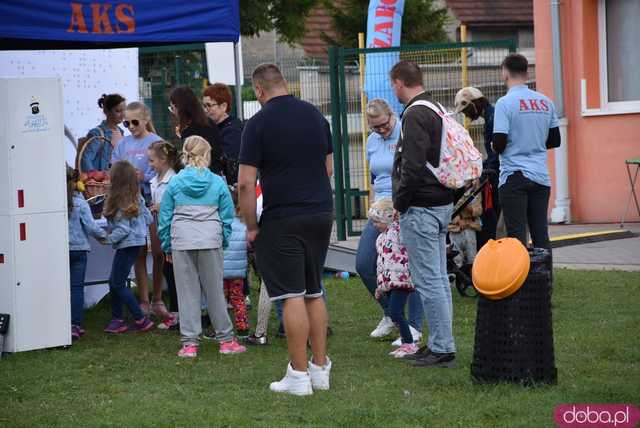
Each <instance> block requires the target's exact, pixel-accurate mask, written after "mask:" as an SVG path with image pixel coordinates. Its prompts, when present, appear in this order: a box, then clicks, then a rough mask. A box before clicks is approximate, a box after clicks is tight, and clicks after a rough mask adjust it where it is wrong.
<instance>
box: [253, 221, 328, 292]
mask: <svg viewBox="0 0 640 428" xmlns="http://www.w3.org/2000/svg"><path fill="white" fill-rule="evenodd" d="M332 226H333V214H331V213H323V214H313V215H307V214H302V215H297V216H293V217H286V218H281V219H275V220H266V221H263V222H262V223H261V224H260V233H259V234H258V238H257V239H256V241H255V242H254V248H255V253H256V264H257V266H258V270H259V271H260V276H262V279H263V281H264V283H265V284H266V286H267V291H268V293H269V297H270V298H271V300H282V299H288V298H291V297H306V298H315V297H320V296H322V289H321V288H320V281H321V279H322V272H323V270H324V262H325V259H326V257H327V250H328V248H329V240H330V239H331V228H332Z"/></svg>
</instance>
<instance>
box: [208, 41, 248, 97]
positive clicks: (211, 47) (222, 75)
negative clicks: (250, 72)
mask: <svg viewBox="0 0 640 428" xmlns="http://www.w3.org/2000/svg"><path fill="white" fill-rule="evenodd" d="M205 51H206V53H207V70H208V71H209V83H212V84H213V83H224V84H225V85H230V86H235V84H236V69H235V57H234V55H233V43H228V42H225V43H205ZM238 57H239V62H240V85H243V84H244V73H243V72H242V70H243V69H242V41H241V40H239V41H238Z"/></svg>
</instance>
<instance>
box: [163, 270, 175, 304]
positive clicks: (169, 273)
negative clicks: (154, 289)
mask: <svg viewBox="0 0 640 428" xmlns="http://www.w3.org/2000/svg"><path fill="white" fill-rule="evenodd" d="M162 273H163V275H164V279H166V280H167V289H168V290H169V311H171V312H178V294H177V293H176V278H175V276H173V263H169V262H167V261H165V262H164V265H163V266H162Z"/></svg>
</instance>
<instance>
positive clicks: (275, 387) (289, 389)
mask: <svg viewBox="0 0 640 428" xmlns="http://www.w3.org/2000/svg"><path fill="white" fill-rule="evenodd" d="M269 389H270V390H271V391H273V392H284V393H287V394H292V395H311V394H313V389H312V387H311V376H310V375H309V372H308V371H306V372H299V371H297V370H294V369H293V367H291V363H289V364H288V365H287V374H286V375H285V376H284V377H283V378H282V380H281V381H280V382H271V385H270V386H269Z"/></svg>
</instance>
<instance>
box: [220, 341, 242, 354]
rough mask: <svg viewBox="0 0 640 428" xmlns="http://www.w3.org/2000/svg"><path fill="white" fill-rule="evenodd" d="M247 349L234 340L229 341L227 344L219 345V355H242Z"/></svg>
mask: <svg viewBox="0 0 640 428" xmlns="http://www.w3.org/2000/svg"><path fill="white" fill-rule="evenodd" d="M246 351H247V348H245V347H244V346H242V345H240V344H239V343H238V342H236V340H235V339H232V340H230V341H229V342H223V343H221V344H220V353H221V354H242V353H243V352H246Z"/></svg>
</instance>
